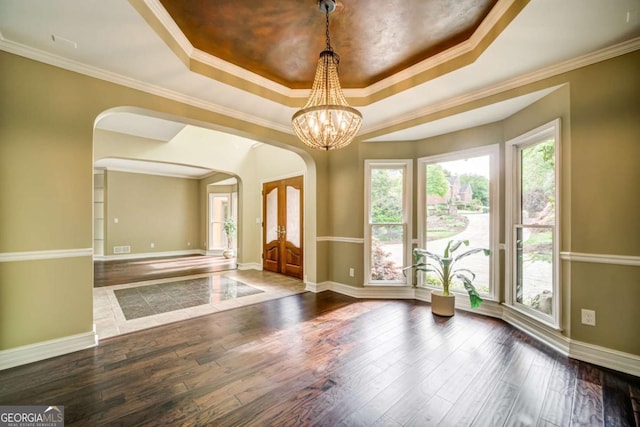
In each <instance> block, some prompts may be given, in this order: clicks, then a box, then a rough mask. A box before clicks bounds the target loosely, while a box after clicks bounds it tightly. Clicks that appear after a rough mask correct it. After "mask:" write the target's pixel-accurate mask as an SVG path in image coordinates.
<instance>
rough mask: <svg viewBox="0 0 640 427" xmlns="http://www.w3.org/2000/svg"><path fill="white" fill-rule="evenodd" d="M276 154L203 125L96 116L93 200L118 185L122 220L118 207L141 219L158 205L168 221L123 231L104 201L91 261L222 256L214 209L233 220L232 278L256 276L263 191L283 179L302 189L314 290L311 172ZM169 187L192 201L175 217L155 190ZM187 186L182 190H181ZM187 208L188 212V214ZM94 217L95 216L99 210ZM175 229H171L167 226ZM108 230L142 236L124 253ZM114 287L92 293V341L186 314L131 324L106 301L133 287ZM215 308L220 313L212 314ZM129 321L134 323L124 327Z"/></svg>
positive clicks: (304, 161)
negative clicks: (299, 179) (140, 207)
mask: <svg viewBox="0 0 640 427" xmlns="http://www.w3.org/2000/svg"><path fill="white" fill-rule="evenodd" d="M284 147H286V146H284V145H283V147H278V146H276V145H275V144H273V143H271V142H270V141H267V142H264V141H256V140H252V139H248V138H244V137H241V136H237V135H232V134H230V133H227V132H222V131H220V130H218V129H214V128H213V126H212V125H210V124H207V123H194V122H193V121H191V120H189V119H185V118H182V117H175V116H167V115H165V114H160V113H157V112H153V111H149V110H142V109H138V108H129V107H122V108H116V109H111V110H108V111H105V112H104V113H102V114H100V115H99V116H98V118H97V119H96V121H95V126H94V134H93V159H94V168H96V170H95V171H96V176H98V175H100V174H102V175H103V178H96V179H94V184H96V185H99V184H100V181H101V182H102V185H103V187H104V188H103V189H102V194H112V191H111V190H113V188H110V185H111V187H113V185H114V184H113V182H114V181H116V182H119V185H120V188H124V191H125V193H128V194H125V195H124V196H123V197H120V198H119V199H118V203H119V209H120V210H121V211H124V212H125V214H126V213H127V212H128V211H129V210H130V211H132V212H135V211H136V209H135V206H132V207H130V209H129V207H128V206H127V204H126V202H127V201H130V202H131V203H132V204H135V203H137V202H140V201H141V200H146V202H145V209H146V208H147V207H149V206H150V205H154V206H155V209H156V210H155V211H153V212H156V211H158V210H162V208H160V207H158V205H163V204H165V205H172V206H170V208H168V209H167V210H169V211H171V212H173V214H168V215H167V213H166V212H161V213H158V214H157V215H156V214H154V213H147V215H146V217H145V216H144V215H142V216H141V215H138V216H137V218H134V219H136V220H137V222H136V220H131V221H129V220H127V221H124V218H122V217H121V216H122V215H125V214H121V213H118V211H117V209H116V208H115V207H114V205H115V202H113V201H111V203H110V200H109V198H108V197H107V198H106V199H103V201H102V203H103V212H102V215H101V218H99V217H98V216H99V215H94V223H95V224H94V243H95V246H96V248H95V253H96V255H97V256H98V257H101V258H102V259H103V260H114V259H119V258H125V257H129V258H135V257H136V256H138V255H139V256H141V257H143V258H145V257H149V258H152V257H153V256H156V255H164V254H166V255H172V254H180V253H184V254H186V253H193V254H202V255H205V254H206V255H221V254H222V249H224V248H222V247H221V245H220V239H221V238H222V237H223V236H226V235H225V234H224V233H223V232H221V231H220V230H219V229H218V228H220V227H223V226H224V224H223V223H224V219H226V217H225V218H224V219H223V220H221V219H220V218H218V217H216V216H215V215H216V212H215V202H214V200H216V202H219V204H220V206H219V207H220V208H221V209H222V210H221V211H220V212H225V213H224V215H227V216H229V217H233V218H234V219H235V225H236V230H234V231H235V234H234V236H233V239H231V240H232V241H233V243H232V244H233V249H234V251H235V253H234V256H235V257H234V259H233V263H234V265H233V267H234V268H235V266H236V265H237V267H238V269H239V270H240V273H241V272H242V271H250V272H260V271H261V268H262V238H261V236H262V224H261V222H262V221H261V219H262V217H263V215H262V203H261V187H262V184H263V183H264V182H267V181H270V180H276V179H280V178H282V177H288V176H294V175H299V176H303V177H304V181H305V189H306V191H305V197H304V210H305V216H304V218H305V221H304V224H303V226H304V231H305V232H304V236H305V238H304V242H303V244H304V247H305V258H304V271H305V282H306V281H307V280H311V281H313V280H314V279H315V271H316V268H315V253H316V250H315V241H316V238H315V236H316V233H315V229H316V224H315V166H314V163H313V160H312V159H311V158H310V156H308V155H307V154H306V153H304V152H301V153H296V152H293V151H292V150H291V149H286V148H284ZM127 166H131V167H133V170H127ZM136 168H137V169H136ZM132 174H138V175H141V176H152V177H150V178H149V179H148V180H147V181H145V182H143V183H142V184H140V183H138V184H136V185H134V184H132V183H133V182H135V181H140V180H141V179H140V178H139V177H137V178H136V179H135V180H134V179H132V178H131V175H132ZM175 181H177V182H178V183H179V184H180V185H183V184H184V186H185V187H187V189H186V190H183V191H182V193H180V191H178V193H177V194H178V196H175V195H174V196H175V197H178V198H181V199H189V198H190V197H191V199H189V200H191V202H189V200H187V201H186V202H185V201H184V200H181V202H183V203H187V204H189V203H191V205H190V206H191V207H190V208H184V209H182V211H181V210H180V209H176V206H173V205H174V203H172V202H170V201H169V200H170V199H168V198H167V197H162V195H161V193H162V192H163V190H162V189H163V188H164V187H167V188H169V187H171V186H174V185H175ZM186 181H188V182H187V183H186V184H185V183H184V182H186ZM94 187H95V185H94ZM147 188H149V189H150V190H149V191H151V192H156V193H159V194H158V196H157V197H154V196H153V195H151V196H148V195H147V194H145V193H147ZM194 188H195V190H194ZM194 191H195V192H196V194H197V196H196V197H195V201H194V200H193V199H194V198H193V197H192V196H188V195H186V196H185V194H190V195H193V194H194ZM99 193H100V191H99V190H95V192H94V208H95V207H96V204H99V203H101V202H100V201H99V200H100V197H99ZM103 197H104V196H103ZM111 198H112V199H113V198H114V197H113V196H111ZM234 198H235V200H234ZM218 199H219V200H218ZM223 199H224V200H223ZM194 204H195V205H196V206H197V208H196V209H197V212H195V213H194V212H193V209H194V208H193V206H194ZM184 211H187V213H186V214H185V213H184ZM94 212H98V209H95V210H94ZM220 212H219V213H218V214H220ZM138 214H139V212H138ZM183 214H184V215H183ZM130 216H132V215H130ZM156 216H157V217H159V219H158V220H155V217H156ZM194 218H196V219H194ZM174 219H175V222H178V223H179V224H174V223H173V222H174ZM100 223H102V224H100ZM101 226H102V227H103V228H102V229H100V227H101ZM116 229H121V230H122V229H124V230H135V231H132V232H131V233H133V234H135V233H137V232H139V233H138V234H145V233H146V235H145V236H143V237H141V236H137V237H136V239H133V238H131V239H130V240H131V241H132V242H133V243H132V244H128V243H127V236H126V234H123V233H120V234H118V233H116V232H114V231H113V230H116ZM143 229H144V230H143ZM176 229H178V230H177V231H176ZM172 233H173V234H172ZM169 234H172V236H173V240H172V241H170V239H168V238H167V239H165V240H164V241H163V245H162V246H161V247H158V243H157V242H158V241H159V240H161V237H159V236H164V237H166V236H165V235H169ZM117 239H120V240H117ZM100 245H102V250H100ZM121 247H125V248H124V250H123V251H120V250H119V249H121ZM123 255H124V256H123ZM145 284H147V285H148V284H154V283H152V282H148V283H145ZM118 286H119V288H118V289H115V288H114V289H109V290H107V289H104V290H98V289H99V288H94V306H95V308H94V322H95V323H96V328H97V330H98V334H99V336H101V337H105V336H112V335H116V334H118V333H122V332H129V331H131V330H136V329H142V328H143V327H138V326H140V325H143V326H144V327H148V326H153V325H155V324H159V323H158V322H162V319H163V318H164V319H167V322H169V321H175V320H179V319H181V318H186V317H180V316H183V315H184V314H185V313H184V310H173V311H174V313H173V315H166V316H155V315H154V316H144V317H149V318H150V319H151V321H149V319H142V320H140V319H138V318H135V317H132V319H126V313H124V311H122V310H120V311H118V310H117V308H114V304H118V303H119V302H120V300H119V299H118V295H117V293H116V292H114V291H116V290H120V289H127V286H129V287H134V286H133V285H132V284H130V283H129V284H122V285H118ZM292 289H293V288H292ZM295 290H296V291H302V290H304V283H303V282H299V281H298V287H297V288H296V289H295ZM245 291H246V292H249V294H248V295H251V293H250V290H247V289H244V290H242V291H241V292H245ZM221 292H226V291H225V290H222V291H221ZM96 294H100V295H99V296H100V298H101V301H96V300H95V299H96V296H95V295H96ZM209 296H210V297H211V298H212V300H213V299H215V298H218V296H215V295H209ZM256 298H258V297H256ZM107 300H108V302H109V305H110V306H111V313H109V310H107V308H106V302H107ZM216 302H222V300H221V301H216ZM100 305H103V306H105V307H100ZM219 307H220V305H218V306H217V307H216V309H218V308H219ZM120 308H122V307H120ZM194 310H195V312H197V313H200V314H204V311H203V308H202V307H199V308H198V307H196V308H194ZM114 311H115V312H114ZM107 317H109V318H111V319H112V320H113V319H115V320H116V324H115V325H113V324H112V325H111V327H104V325H103V324H106V323H107V322H106V319H105V318H107ZM130 320H133V321H132V322H129V321H130ZM118 321H120V324H119V325H118ZM127 322H128V323H130V324H134V326H135V329H131V328H129V327H128V324H127ZM162 323H164V322H162ZM145 325H148V326H145ZM101 329H102V330H103V331H102V334H100V332H101Z"/></svg>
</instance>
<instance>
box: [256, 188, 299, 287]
mask: <svg viewBox="0 0 640 427" xmlns="http://www.w3.org/2000/svg"><path fill="white" fill-rule="evenodd" d="M302 185H303V179H302V177H301V176H298V177H295V178H288V179H283V180H280V181H274V182H267V183H265V184H263V185H262V212H263V215H264V220H263V228H262V236H263V238H262V242H263V248H264V252H263V256H262V268H263V269H264V270H267V271H273V272H276V273H282V274H286V275H287V276H293V277H297V278H299V279H302V260H303V256H302V241H303V240H302V229H303V227H302V224H303V222H302V211H303V209H302V206H303V204H302V202H303V193H302Z"/></svg>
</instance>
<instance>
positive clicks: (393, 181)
mask: <svg viewBox="0 0 640 427" xmlns="http://www.w3.org/2000/svg"><path fill="white" fill-rule="evenodd" d="M403 172H404V169H403V168H397V169H386V168H385V169H372V170H371V210H370V212H369V222H370V223H372V224H388V223H395V224H402V221H403V218H404V216H403V212H402V205H403V203H402V202H403V200H402V195H403Z"/></svg>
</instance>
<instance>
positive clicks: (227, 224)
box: [222, 217, 236, 258]
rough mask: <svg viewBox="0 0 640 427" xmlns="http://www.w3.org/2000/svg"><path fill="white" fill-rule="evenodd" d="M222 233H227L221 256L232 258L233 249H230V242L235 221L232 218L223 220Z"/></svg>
mask: <svg viewBox="0 0 640 427" xmlns="http://www.w3.org/2000/svg"><path fill="white" fill-rule="evenodd" d="M223 228H224V233H225V234H226V235H227V248H226V249H225V250H224V251H223V252H222V256H224V257H225V258H233V249H231V243H232V242H233V235H234V233H235V232H236V222H235V221H234V220H233V218H231V217H229V218H227V219H225V220H224V225H223Z"/></svg>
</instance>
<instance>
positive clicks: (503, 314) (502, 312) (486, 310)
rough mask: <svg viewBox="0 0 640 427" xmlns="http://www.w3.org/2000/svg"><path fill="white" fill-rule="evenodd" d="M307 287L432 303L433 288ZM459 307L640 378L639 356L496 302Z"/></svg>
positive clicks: (459, 304) (466, 303) (465, 301)
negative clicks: (592, 341) (579, 336)
mask: <svg viewBox="0 0 640 427" xmlns="http://www.w3.org/2000/svg"><path fill="white" fill-rule="evenodd" d="M306 289H307V290H308V291H311V292H323V291H329V290H330V291H334V292H338V293H340V294H343V295H348V296H350V297H353V298H386V299H416V300H419V301H425V302H428V303H430V302H431V291H430V290H429V289H425V288H409V287H379V288H378V287H376V288H373V287H366V288H361V287H354V286H349V285H345V284H342V283H337V282H331V281H327V282H322V283H318V284H316V283H306ZM456 309H460V310H465V311H469V312H472V313H477V314H481V315H484V316H490V317H495V318H498V319H502V320H504V321H505V322H507V323H509V324H510V325H511V326H513V327H515V328H517V329H520V330H521V331H523V332H524V333H526V334H527V335H529V336H531V337H532V338H535V339H537V340H538V341H540V342H542V343H543V344H545V345H547V346H549V347H551V348H553V349H554V350H556V351H558V352H559V353H561V354H563V355H565V356H568V357H571V358H573V359H577V360H581V361H583V362H588V363H593V364H594V365H598V366H603V367H605V368H609V369H614V370H616V371H619V372H624V373H627V374H631V375H635V376H638V377H640V356H638V355H635V354H630V353H625V352H621V351H617V350H612V349H610V348H606V347H600V346H597V345H594V344H589V343H584V342H580V341H576V340H571V339H569V338H567V337H565V336H564V335H562V333H561V331H559V330H555V329H553V328H550V327H548V326H546V325H544V324H542V323H539V322H536V321H535V320H533V319H531V318H529V317H527V316H525V315H524V314H522V313H520V312H518V311H517V310H513V309H511V308H510V307H509V306H506V305H503V304H500V303H499V302H497V301H485V302H484V303H483V304H482V305H481V306H480V307H479V308H476V309H473V308H471V306H470V304H469V300H468V299H467V298H456Z"/></svg>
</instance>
